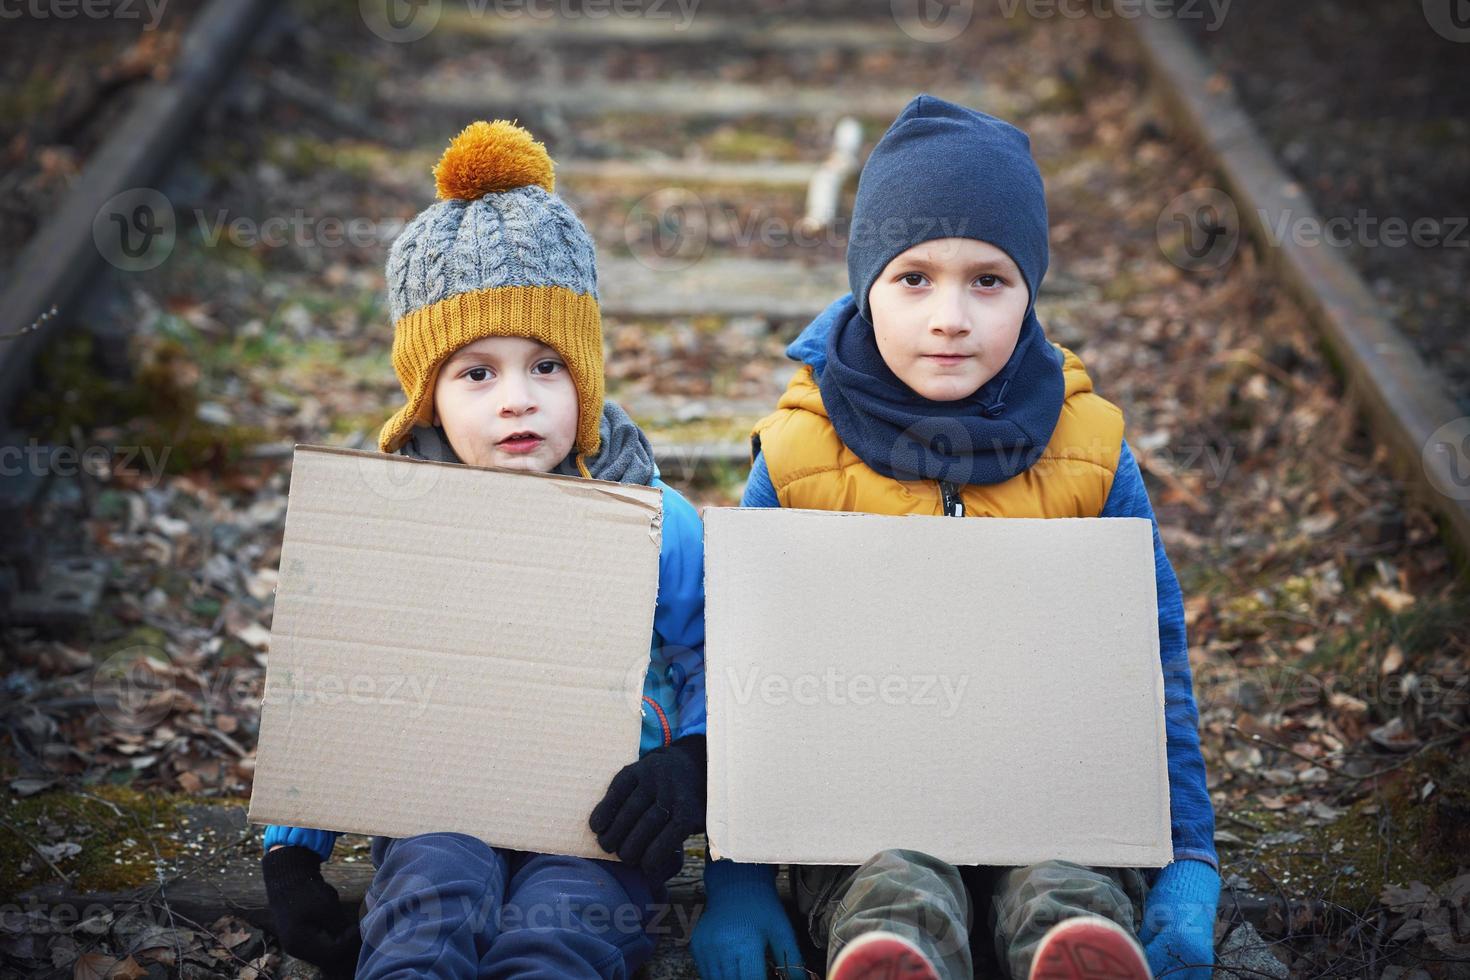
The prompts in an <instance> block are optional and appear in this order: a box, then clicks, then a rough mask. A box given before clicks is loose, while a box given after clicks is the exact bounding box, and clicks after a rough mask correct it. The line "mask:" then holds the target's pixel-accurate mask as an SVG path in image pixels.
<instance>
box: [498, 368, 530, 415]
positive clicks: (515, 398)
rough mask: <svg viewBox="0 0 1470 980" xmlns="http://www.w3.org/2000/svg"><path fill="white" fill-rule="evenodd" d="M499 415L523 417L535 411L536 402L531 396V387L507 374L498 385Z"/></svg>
mask: <svg viewBox="0 0 1470 980" xmlns="http://www.w3.org/2000/svg"><path fill="white" fill-rule="evenodd" d="M499 394H500V414H501V415H502V416H509V415H525V414H526V413H528V412H534V411H535V410H536V400H535V399H534V398H533V397H532V396H531V387H530V385H528V384H526V382H525V381H524V380H523V379H521V378H518V377H516V376H515V375H514V373H509V375H508V376H507V377H506V378H505V380H504V382H503V383H502V384H501V385H500V392H499Z"/></svg>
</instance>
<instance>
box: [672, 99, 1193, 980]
mask: <svg viewBox="0 0 1470 980" xmlns="http://www.w3.org/2000/svg"><path fill="white" fill-rule="evenodd" d="M1046 265H1047V215H1046V200H1045V196H1044V192H1043V187H1042V180H1041V174H1040V172H1039V171H1038V169H1037V167H1036V164H1035V162H1034V161H1033V160H1032V158H1031V155H1030V140H1029V139H1028V138H1027V136H1026V135H1025V134H1024V133H1023V132H1021V131H1020V130H1018V129H1016V128H1015V127H1013V126H1011V125H1009V124H1007V123H1005V122H1003V121H1001V120H999V119H996V118H994V117H991V116H988V115H985V114H984V113H980V112H975V111H973V110H970V109H966V108H964V107H961V106H957V105H953V104H951V103H948V102H945V101H943V100H940V99H935V98H932V97H929V96H924V95H921V96H919V97H918V98H916V99H914V100H913V101H912V102H910V103H909V105H908V106H907V107H906V108H905V109H904V110H903V112H902V113H900V115H899V116H898V118H897V120H896V121H895V122H894V124H893V126H892V127H891V128H890V129H889V130H888V132H887V133H886V134H885V135H884V136H883V138H882V140H881V141H880V142H879V143H878V145H877V146H876V147H875V148H874V150H873V153H872V155H871V156H870V157H869V159H868V161H867V164H866V165H865V166H864V168H863V172H862V175H861V177H860V179H859V183H858V193H857V201H856V204H855V207H854V210H853V223H852V231H851V235H850V236H849V244H848V251H847V267H848V278H849V284H850V285H851V287H852V293H851V295H848V296H844V297H843V298H842V299H840V300H838V301H836V302H835V303H833V304H832V305H831V306H830V307H828V308H827V310H825V311H824V312H823V313H822V314H821V316H819V317H818V318H817V320H816V321H814V322H813V323H812V324H811V325H809V326H808V327H807V329H806V330H805V331H804V332H803V333H802V334H801V336H800V337H798V338H797V340H796V341H795V342H794V343H793V344H792V345H791V346H790V348H788V350H787V353H788V355H789V356H791V357H792V358H793V359H795V360H797V361H799V362H801V363H802V365H803V366H802V367H801V368H800V369H799V370H798V371H797V373H796V375H795V376H794V377H793V378H792V381H791V383H790V385H789V387H788V388H787V390H786V393H785V394H784V395H783V396H782V397H781V400H780V403H779V405H778V407H777V410H776V411H775V412H774V413H773V414H771V415H770V416H768V417H766V418H765V419H763V420H762V421H761V422H759V423H758V424H757V425H756V427H755V430H754V432H753V433H752V471H751V475H750V480H749V482H748V484H747V487H746V490H745V495H744V499H743V501H742V504H743V505H744V506H752V507H777V506H779V507H799V508H814V509H825V510H844V511H868V512H873V513H881V514H944V515H950V516H955V517H1100V516H1101V517H1125V516H1126V517H1147V518H1149V519H1150V520H1153V512H1152V508H1151V507H1150V506H1149V501H1148V495H1147V493H1146V491H1145V489H1144V486H1143V481H1142V477H1141V475H1140V473H1139V469H1138V464H1137V463H1136V462H1135V461H1134V459H1133V456H1132V454H1131V453H1130V452H1129V450H1128V447H1127V444H1126V443H1125V442H1124V441H1123V415H1122V412H1121V411H1120V410H1119V409H1118V408H1117V407H1116V406H1114V405H1112V404H1110V403H1109V402H1107V401H1105V400H1104V399H1103V398H1101V397H1100V396H1098V395H1097V394H1095V393H1094V392H1093V390H1092V381H1091V379H1090V378H1089V377H1088V375H1087V372H1086V370H1085V369H1084V368H1083V365H1082V362H1081V360H1079V359H1078V358H1077V356H1076V355H1075V354H1073V353H1072V352H1070V351H1068V350H1065V349H1064V348H1061V347H1059V346H1057V345H1054V344H1051V343H1049V342H1048V341H1047V339H1046V336H1045V334H1044V333H1043V331H1042V327H1041V323H1040V322H1039V321H1038V320H1037V317H1036V295H1037V290H1038V288H1039V286H1040V284H1041V280H1042V277H1043V275H1044V274H1045V272H1046ZM1154 564H1155V572H1156V578H1157V591H1158V605H1159V613H1158V615H1159V637H1160V651H1161V659H1162V661H1163V671H1164V678H1165V691H1166V708H1165V713H1166V727H1167V754H1168V765H1169V785H1170V807H1171V823H1172V828H1173V838H1174V861H1173V862H1172V863H1171V864H1169V865H1168V866H1167V867H1165V868H1163V869H1162V870H1161V871H1157V872H1152V871H1151V872H1149V873H1144V872H1143V871H1141V870H1139V869H1136V868H1086V867H1082V866H1079V865H1076V864H1072V863H1069V862H1065V861H1045V862H1041V863H1038V864H1034V865H1031V866H1029V867H1023V868H1010V869H1006V868H963V869H962V868H957V867H954V866H952V865H949V864H947V863H945V862H943V861H940V860H938V859H937V858H934V857H932V856H930V855H926V854H922V853H919V852H916V851H908V850H889V851H883V852H881V853H879V854H877V855H874V856H873V857H872V858H871V859H869V860H868V861H867V862H866V863H864V864H863V865H861V866H860V867H857V868H852V867H822V866H801V867H794V868H793V869H792V881H793V888H794V891H795V893H796V900H797V905H798V908H799V910H800V911H801V913H802V915H803V917H804V919H805V923H804V925H805V927H806V928H807V929H808V931H809V932H810V937H811V940H812V941H813V943H815V945H816V946H817V948H818V949H822V948H824V947H825V949H826V954H827V958H828V961H829V972H828V977H829V980H856V978H864V977H872V978H895V980H896V978H911V980H932V978H939V977H944V978H949V980H958V978H966V980H968V978H969V977H971V976H973V975H974V973H973V971H974V963H973V960H972V951H971V947H970V933H971V930H972V928H973V927H974V923H975V920H976V918H978V915H977V910H976V908H975V903H976V902H978V903H979V904H980V905H981V907H982V908H985V907H986V906H988V911H987V914H986V916H985V918H984V919H983V921H985V922H986V923H987V932H988V935H984V936H982V937H980V938H982V940H985V941H988V940H992V939H993V946H994V951H995V955H996V958H997V961H998V965H999V966H1000V967H1001V968H1002V970H1003V971H1004V972H1005V973H1006V974H1007V975H1008V976H1010V977H1013V978H1016V980H1019V978H1023V977H1028V976H1029V977H1032V978H1046V980H1063V978H1075V980H1081V978H1087V980H1104V978H1110V980H1127V978H1145V977H1148V976H1149V975H1150V968H1152V969H1153V970H1155V971H1159V972H1163V971H1165V970H1168V971H1170V972H1169V975H1170V976H1171V977H1179V978H1186V977H1188V978H1194V977H1204V976H1208V975H1209V972H1210V964H1211V963H1212V962H1213V954H1212V938H1213V932H1212V930H1213V924H1214V919H1215V907H1216V904H1217V901H1218V896H1219V887H1220V879H1219V873H1218V862H1217V859H1216V856H1215V850H1214V844H1213V831H1214V814H1213V811H1212V809H1211V804H1210V798H1209V794H1208V793H1207V791H1206V789H1205V770H1204V762H1203V760H1202V758H1201V755H1200V751H1199V736H1198V730H1197V729H1198V713H1197V710H1196V708H1195V704H1194V697H1193V693H1192V690H1191V682H1190V672H1189V661H1188V654H1187V646H1186V643H1185V635H1184V611H1183V605H1182V600H1181V596H1180V591H1179V584H1178V580H1177V579H1176V578H1175V575H1174V571H1173V569H1172V567H1171V566H1170V564H1169V560H1168V558H1167V556H1166V555H1165V554H1164V549H1163V545H1162V543H1161V542H1160V540H1159V536H1158V527H1157V523H1155V525H1154ZM1058 778H1065V777H1064V776H1063V775H1062V774H1058ZM1037 792H1041V793H1044V792H1045V787H1040V786H1039V787H1037ZM838 816H839V815H835V814H834V819H837V818H838ZM705 882H706V892H707V894H708V901H709V910H708V912H707V913H706V915H705V917H704V918H703V919H702V920H701V922H700V924H699V927H698V929H697V930H696V933H695V935H694V941H693V946H694V951H695V954H696V957H697V959H698V960H699V962H700V965H701V968H702V970H703V972H704V975H705V976H706V977H719V978H722V980H725V978H741V980H744V978H751V977H761V976H764V974H765V959H766V953H767V951H768V950H769V951H770V953H771V955H772V958H773V959H775V961H776V963H777V965H778V967H780V966H786V967H793V968H796V967H800V959H799V953H798V952H797V950H796V949H795V943H794V937H793V936H792V935H791V929H790V926H789V924H788V923H787V922H786V920H785V916H784V915H783V914H781V910H780V907H779V905H778V904H777V899H776V892H775V887H774V868H772V867H770V866H761V865H735V864H732V863H731V862H729V861H716V862H711V863H710V865H709V866H708V868H707V869H706V876H705ZM1135 935H1136V936H1137V937H1138V938H1137V939H1135V938H1134V937H1135ZM983 945H984V942H982V949H983ZM794 975H800V972H799V970H797V971H796V972H795V973H794Z"/></svg>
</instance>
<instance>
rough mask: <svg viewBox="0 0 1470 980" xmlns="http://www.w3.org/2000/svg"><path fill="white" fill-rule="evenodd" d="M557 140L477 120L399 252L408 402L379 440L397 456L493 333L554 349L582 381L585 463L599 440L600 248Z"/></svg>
mask: <svg viewBox="0 0 1470 980" xmlns="http://www.w3.org/2000/svg"><path fill="white" fill-rule="evenodd" d="M554 170H555V164H554V163H553V162H552V160H551V157H550V156H549V155H548V154H547V152H546V147H545V146H543V145H542V144H541V143H539V142H537V141H536V140H535V139H534V138H533V137H532V136H531V134H530V133H528V132H527V131H526V130H525V129H523V128H522V127H520V126H518V125H516V124H515V123H513V122H509V121H507V120H504V119H497V120H495V121H494V122H476V123H473V124H471V125H470V126H468V127H466V128H465V130H464V131H463V132H461V133H460V134H459V135H458V136H456V137H455V138H454V139H453V140H452V141H451V142H450V144H449V148H448V149H447V150H445V151H444V155H443V156H442V157H440V159H439V163H438V165H436V166H435V167H434V183H435V188H436V190H437V193H438V196H439V201H438V202H437V203H435V204H433V205H430V206H429V207H428V208H427V209H425V210H424V211H422V212H420V213H419V215H418V216H417V217H415V218H414V219H413V220H412V221H411V222H409V223H408V225H407V226H406V227H405V228H404V229H403V231H402V233H400V234H399V236H398V237H397V238H396V239H394V240H393V244H392V246H391V247H390V248H389V250H388V266H387V284H388V301H389V305H390V307H391V308H392V313H393V370H394V371H395V372H396V373H397V375H398V381H399V384H401V385H402V386H403V393H404V395H405V396H406V397H407V404H405V405H404V406H403V407H402V408H400V409H399V410H398V411H397V412H396V413H394V415H393V417H392V418H390V419H389V420H388V421H387V423H386V424H384V426H383V428H382V431H381V432H380V433H379V434H378V448H379V449H380V450H381V451H383V452H385V453H391V452H396V451H397V450H398V448H399V447H400V446H402V445H403V443H404V442H405V441H407V439H408V437H409V434H410V433H411V432H412V431H413V427H414V426H415V425H430V424H432V421H433V417H434V382H435V380H436V378H437V377H438V374H439V367H440V365H442V364H443V363H444V361H445V359H446V358H448V357H449V355H451V354H453V353H454V352H455V351H456V350H458V349H459V348H461V347H463V346H464V345H465V344H468V343H471V342H473V341H476V340H479V339H480V338H482V337H526V338H529V339H532V340H538V341H540V342H541V343H543V344H546V345H547V346H548V347H550V348H552V349H553V350H555V351H556V352H557V353H558V354H559V355H561V358H562V360H563V361H565V362H566V365H567V370H568V372H569V373H570V374H571V377H572V383H573V384H574V385H575V386H576V389H577V407H578V417H577V439H576V450H577V454H578V455H577V464H578V469H579V470H580V471H581V472H582V474H583V475H584V476H585V475H589V474H588V471H587V467H586V464H585V462H584V461H583V458H584V457H586V456H595V455H596V454H597V451H598V449H599V448H600V438H599V434H598V425H599V422H600V420H601V418H602V408H603V365H602V313H601V310H600V308H599V306H598V301H597V252H596V249H595V247H594V246H593V243H592V237H591V236H590V235H588V234H587V229H586V228H585V227H583V225H582V222H581V221H580V220H578V218H577V216H576V215H575V214H573V213H572V211H571V209H570V208H568V207H567V205H566V202H564V201H563V200H562V199H561V198H559V197H557V196H556V194H555V193H554V190H555V187H556V177H555V173H554Z"/></svg>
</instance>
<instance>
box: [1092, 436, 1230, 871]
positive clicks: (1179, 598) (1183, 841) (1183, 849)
mask: <svg viewBox="0 0 1470 980" xmlns="http://www.w3.org/2000/svg"><path fill="white" fill-rule="evenodd" d="M1099 516H1100V517H1146V518H1148V519H1149V521H1150V522H1151V523H1152V524H1153V536H1154V579H1155V584H1156V588H1157V592H1158V601H1159V660H1160V661H1161V662H1162V665H1163V669H1164V730H1165V735H1166V739H1167V747H1166V751H1167V755H1168V760H1169V823H1170V829H1171V831H1172V836H1173V840H1174V859H1175V860H1176V861H1177V860H1179V859H1181V858H1194V859H1195V860H1198V861H1204V862H1206V863H1208V864H1209V865H1211V866H1212V867H1214V868H1215V869H1216V870H1219V867H1220V861H1219V858H1218V857H1217V856H1216V854H1215V809H1214V806H1213V804H1211V802H1210V792H1209V790H1208V789H1207V788H1206V787H1205V760H1204V756H1203V755H1201V754H1200V748H1199V709H1198V708H1197V707H1196V706H1195V703H1194V683H1193V680H1192V679H1191V677H1190V670H1189V644H1188V642H1187V641H1186V639H1185V633H1184V595H1183V593H1182V592H1181V591H1180V588H1179V579H1178V577H1176V576H1175V574H1174V566H1173V565H1171V564H1170V563H1169V556H1168V555H1167V554H1165V553H1164V543H1163V541H1162V540H1161V539H1160V537H1159V522H1158V521H1157V520H1156V519H1155V518H1154V511H1153V506H1152V505H1151V504H1150V503H1149V499H1148V489H1147V488H1146V487H1145V486H1144V484H1143V473H1142V472H1141V471H1140V470H1139V468H1138V461H1137V460H1136V459H1134V457H1133V451H1132V450H1131V449H1129V448H1128V443H1127V441H1126V440H1125V441H1124V443H1123V451H1122V453H1121V454H1120V455H1119V457H1118V470H1117V473H1116V474H1115V475H1114V477H1113V487H1112V490H1111V491H1110V492H1109V493H1108V499H1107V503H1105V504H1104V505H1103V509H1102V513H1101V514H1100V515H1099Z"/></svg>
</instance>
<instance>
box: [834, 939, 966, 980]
mask: <svg viewBox="0 0 1470 980" xmlns="http://www.w3.org/2000/svg"><path fill="white" fill-rule="evenodd" d="M827 980H939V974H938V973H937V972H936V971H935V969H934V964H933V963H931V962H929V957H927V956H925V955H924V954H923V953H921V952H919V947H917V946H915V945H914V944H913V943H911V942H909V941H908V940H907V939H905V938H903V937H902V936H898V935H894V934H893V933H891V932H884V931H883V930H881V929H875V930H873V931H872V932H865V933H863V934H862V935H861V936H858V937H857V938H856V939H854V940H853V941H852V942H850V943H848V944H847V945H846V946H844V947H842V950H841V952H839V953H838V954H837V959H835V960H833V961H832V969H831V970H829V971H827Z"/></svg>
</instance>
